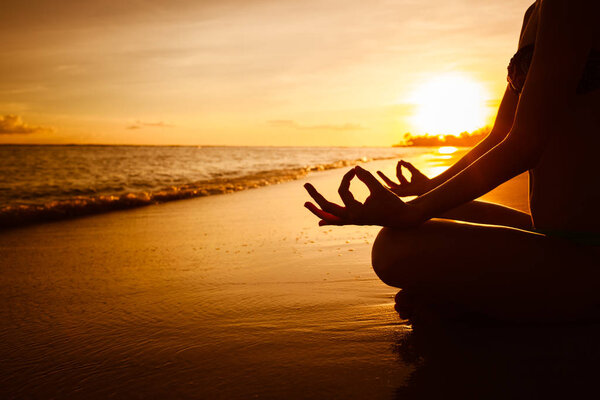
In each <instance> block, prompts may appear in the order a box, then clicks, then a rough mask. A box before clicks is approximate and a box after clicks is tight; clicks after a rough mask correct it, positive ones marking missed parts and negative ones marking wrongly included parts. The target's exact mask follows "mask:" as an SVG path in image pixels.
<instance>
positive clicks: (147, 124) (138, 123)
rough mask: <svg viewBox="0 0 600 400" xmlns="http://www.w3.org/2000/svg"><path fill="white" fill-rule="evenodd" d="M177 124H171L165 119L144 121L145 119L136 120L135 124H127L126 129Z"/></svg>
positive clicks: (170, 126)
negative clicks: (164, 120)
mask: <svg viewBox="0 0 600 400" xmlns="http://www.w3.org/2000/svg"><path fill="white" fill-rule="evenodd" d="M174 126H175V125H171V124H168V123H166V122H163V121H159V122H143V121H136V122H135V124H132V125H129V126H126V127H125V129H130V130H133V129H142V128H144V127H151V128H172V127H174Z"/></svg>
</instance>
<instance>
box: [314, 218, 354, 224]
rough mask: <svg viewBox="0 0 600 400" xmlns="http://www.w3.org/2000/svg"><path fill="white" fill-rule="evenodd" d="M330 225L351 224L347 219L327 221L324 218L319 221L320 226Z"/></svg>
mask: <svg viewBox="0 0 600 400" xmlns="http://www.w3.org/2000/svg"><path fill="white" fill-rule="evenodd" d="M328 225H335V226H341V225H349V224H348V223H347V222H345V221H342V220H340V221H325V220H324V219H322V220H320V221H319V226H328Z"/></svg>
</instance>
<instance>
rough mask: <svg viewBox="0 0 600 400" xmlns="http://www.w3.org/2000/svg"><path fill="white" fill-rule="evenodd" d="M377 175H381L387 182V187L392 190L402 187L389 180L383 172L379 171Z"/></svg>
mask: <svg viewBox="0 0 600 400" xmlns="http://www.w3.org/2000/svg"><path fill="white" fill-rule="evenodd" d="M377 175H379V176H380V177H381V179H383V181H384V182H385V184H386V185H388V186H389V187H390V188H392V189H394V188H396V187H398V186H400V185H398V184H397V183H396V182H394V181H393V180H391V179H390V178H388V177H387V176H386V175H385V174H384V173H383V172H381V171H377Z"/></svg>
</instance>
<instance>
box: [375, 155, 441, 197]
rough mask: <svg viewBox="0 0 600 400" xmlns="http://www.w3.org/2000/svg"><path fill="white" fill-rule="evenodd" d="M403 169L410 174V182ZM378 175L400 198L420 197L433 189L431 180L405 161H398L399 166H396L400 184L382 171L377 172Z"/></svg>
mask: <svg viewBox="0 0 600 400" xmlns="http://www.w3.org/2000/svg"><path fill="white" fill-rule="evenodd" d="M402 167H404V168H406V169H407V170H408V171H409V172H410V182H409V181H408V179H406V177H405V176H404V174H403V173H402ZM377 174H379V176H380V177H381V179H383V181H384V182H385V183H386V184H387V185H388V187H389V189H390V190H391V191H392V192H394V193H396V194H397V195H398V196H402V197H404V196H420V195H422V194H424V193H427V192H429V191H430V190H431V189H433V187H432V184H431V179H429V178H428V177H427V176H425V174H423V173H422V172H421V171H419V170H418V169H417V168H416V167H415V166H414V165H412V164H411V163H409V162H407V161H404V160H400V161H398V165H396V176H397V177H398V181H399V182H400V183H396V182H394V181H392V180H391V179H390V178H388V177H387V176H385V174H384V173H383V172H381V171H377Z"/></svg>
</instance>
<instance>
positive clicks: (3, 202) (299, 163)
mask: <svg viewBox="0 0 600 400" xmlns="http://www.w3.org/2000/svg"><path fill="white" fill-rule="evenodd" d="M418 152H422V149H414V148H410V149H409V148H402V149H399V148H391V147H387V148H364V147H361V148H356V147H198V146H193V147H184V146H13V145H10V146H0V227H9V226H18V225H22V224H26V223H31V222H37V221H42V220H56V219H63V218H69V217H74V216H79V215H86V214H93V213H101V212H107V211H110V210H116V209H124V208H131V207H138V206H143V205H149V204H154V203H158V202H165V201H170V200H177V199H183V198H190V197H198V196H207V195H212V194H222V193H229V192H233V191H238V190H244V189H250V188H255V187H259V186H264V185H269V184H275V183H279V182H283V181H288V180H293V179H298V178H300V177H302V176H304V175H306V174H307V173H309V172H311V171H318V170H325V169H332V168H340V167H344V166H348V165H353V164H356V163H358V162H367V161H371V160H378V159H389V158H395V157H399V156H400V155H401V154H403V155H410V154H412V153H415V154H416V153H418Z"/></svg>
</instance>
